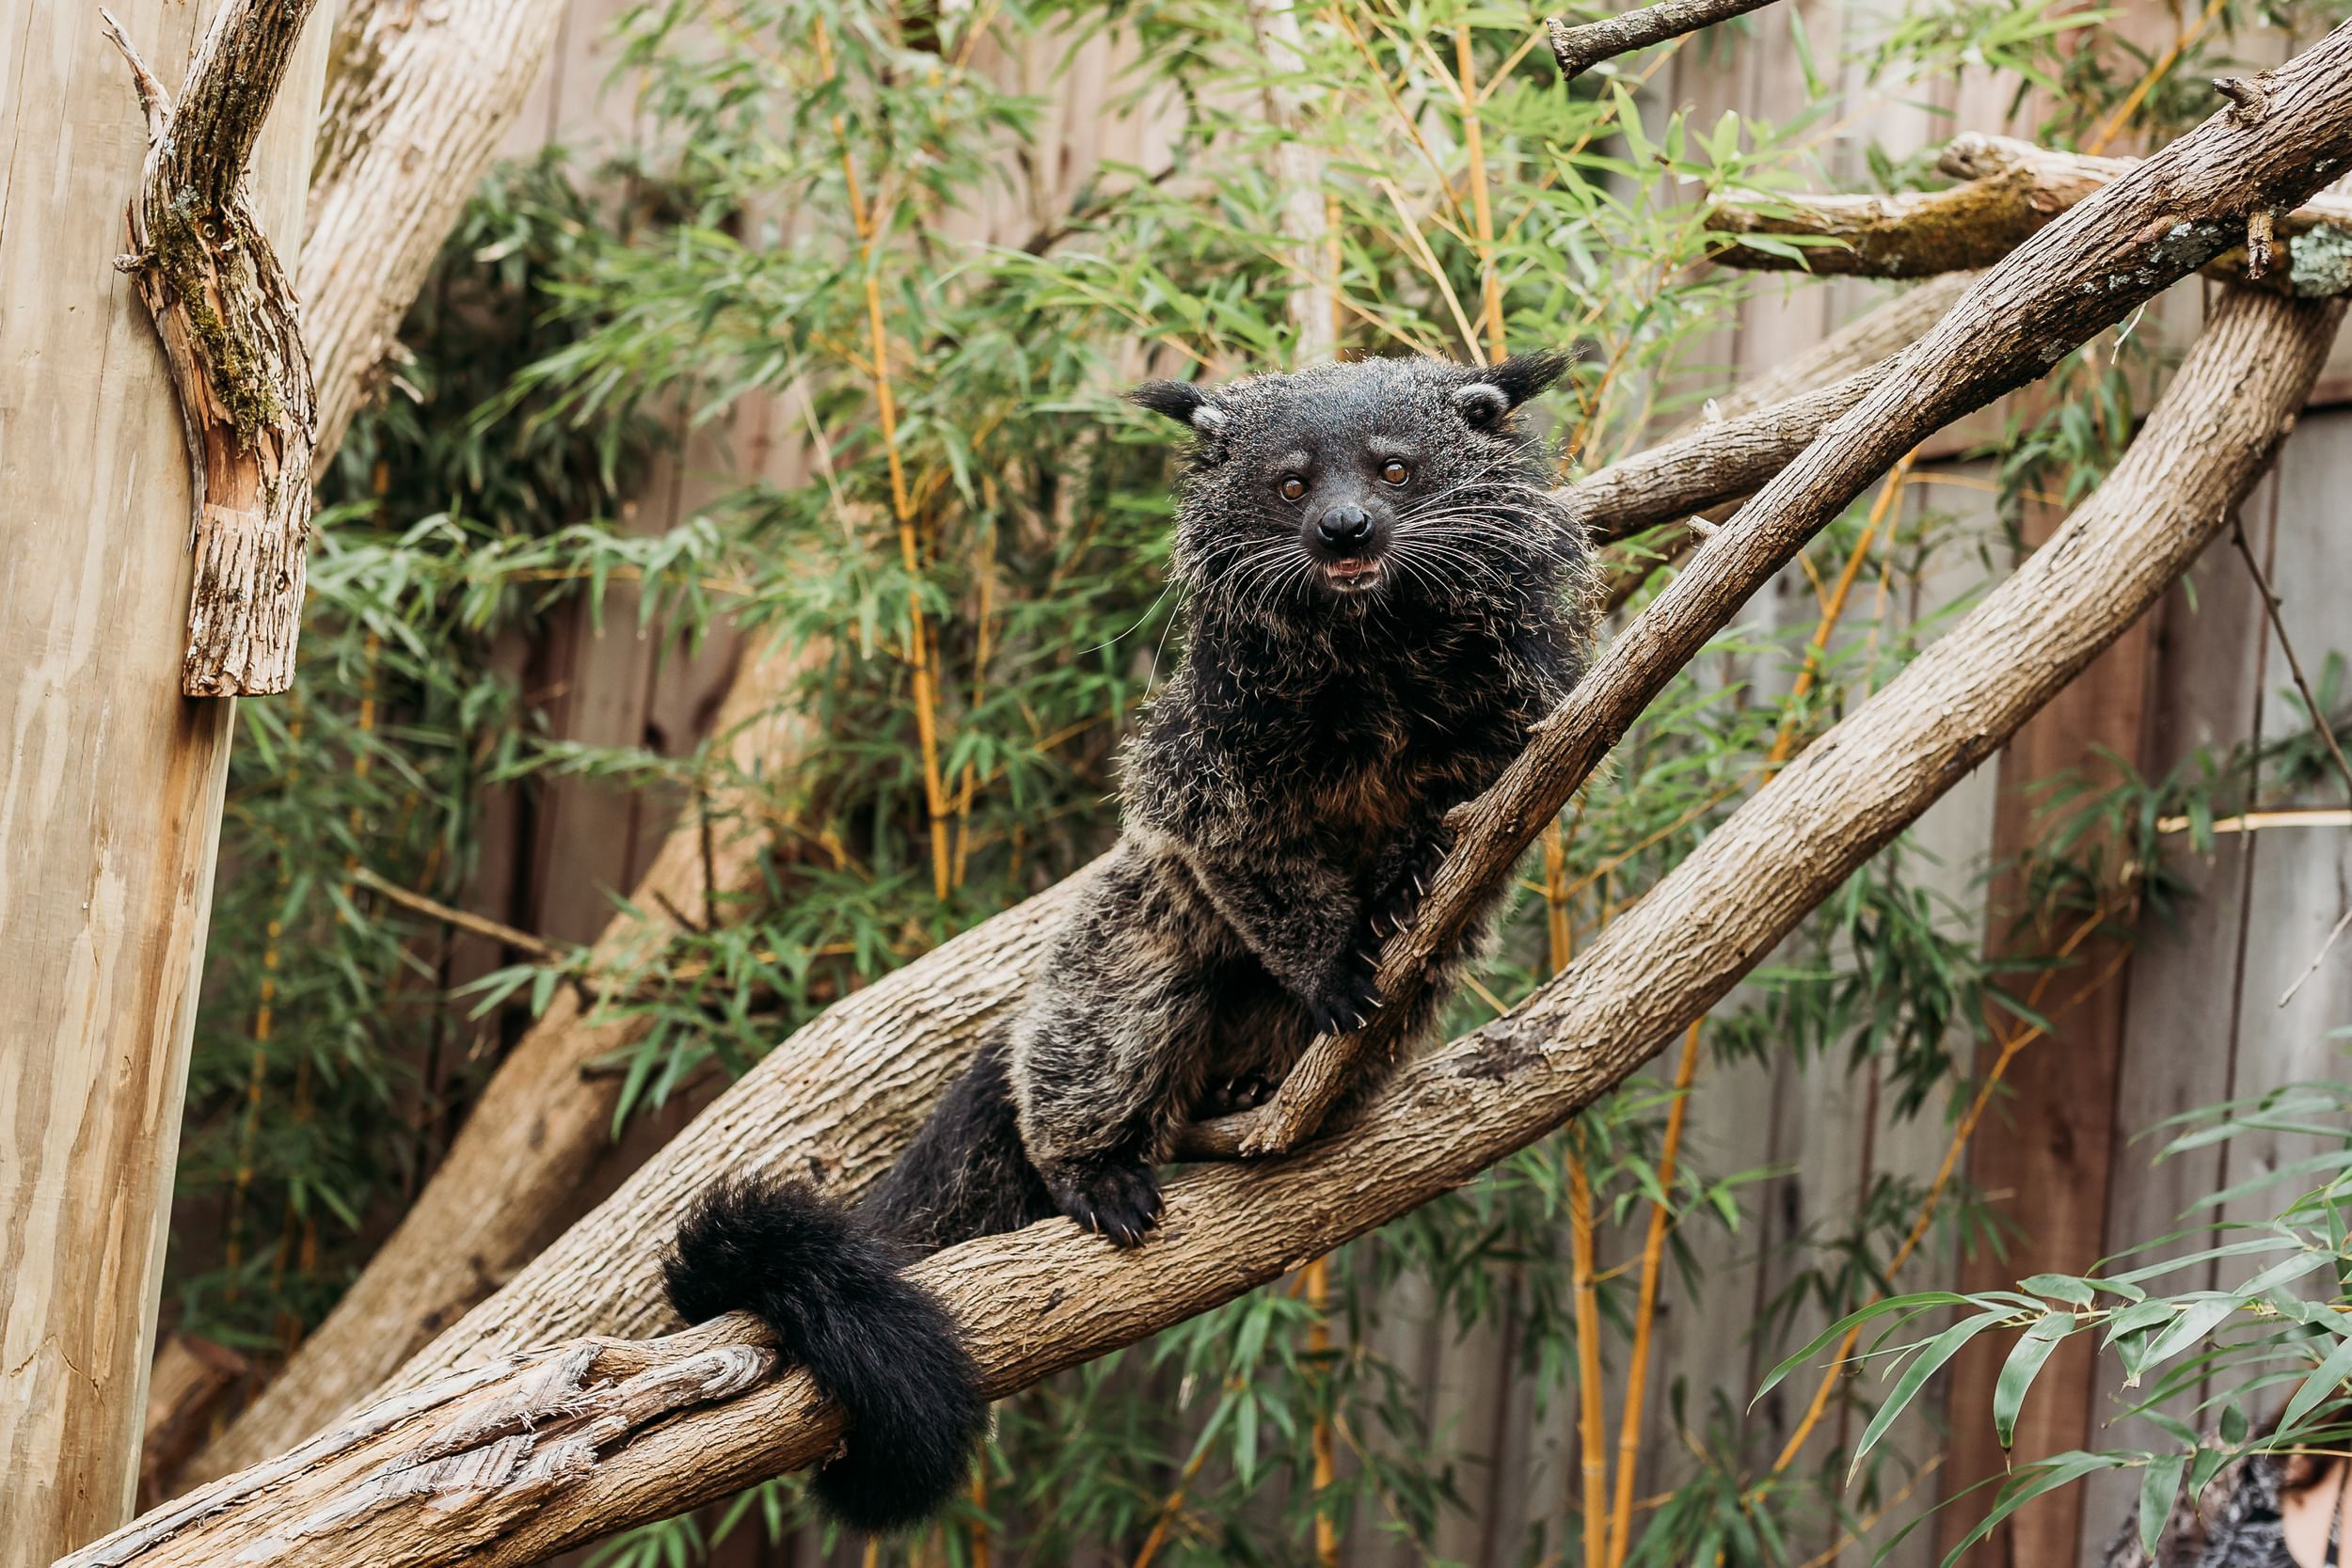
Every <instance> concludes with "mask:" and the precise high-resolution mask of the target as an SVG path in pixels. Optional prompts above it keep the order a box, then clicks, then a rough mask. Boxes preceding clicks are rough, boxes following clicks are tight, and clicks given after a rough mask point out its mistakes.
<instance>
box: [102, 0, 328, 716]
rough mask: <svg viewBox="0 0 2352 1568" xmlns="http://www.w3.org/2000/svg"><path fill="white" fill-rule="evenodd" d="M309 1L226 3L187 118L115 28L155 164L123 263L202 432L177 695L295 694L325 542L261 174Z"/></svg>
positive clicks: (189, 94)
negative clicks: (267, 125)
mask: <svg viewBox="0 0 2352 1568" xmlns="http://www.w3.org/2000/svg"><path fill="white" fill-rule="evenodd" d="M311 4H312V0H229V3H228V4H225V5H223V6H222V7H221V8H220V9H219V11H218V12H216V13H215V15H214V17H213V21H212V24H211V25H210V26H209V27H207V28H206V29H205V32H204V37H203V39H202V40H200V41H199V43H198V44H197V48H196V54H195V56H194V58H193V59H192V60H191V61H190V63H189V66H188V79H187V86H186V87H185V89H184V90H183V92H182V94H181V97H180V102H179V103H178V105H177V106H176V107H175V106H174V105H173V104H172V103H171V101H170V98H169V96H168V95H167V93H166V92H165V91H164V90H163V88H162V87H161V86H160V85H159V84H157V82H156V81H155V78H154V76H153V75H152V73H151V72H150V71H148V69H147V67H146V65H145V64H144V63H143V62H142V61H141V60H140V59H139V57H138V55H137V52H136V51H135V49H133V48H132V46H131V41H130V40H129V39H128V38H126V37H125V36H124V35H123V32H122V28H121V26H120V24H118V23H117V22H116V21H115V19H114V18H113V17H112V16H110V15H107V14H106V13H105V12H103V11H102V12H100V15H101V17H102V18H103V25H104V28H105V32H106V36H107V37H108V38H109V39H111V40H114V43H115V45H116V47H117V48H119V49H120V50H121V51H122V54H123V57H124V59H125V60H126V61H128V62H129V65H130V70H131V78H132V83H133V86H134V87H135V88H136V90H137V92H138V95H139V103H140V105H141V106H142V107H143V108H144V109H145V110H146V112H147V136H148V146H147V165H146V169H145V171H144V173H143V175H142V176H141V179H140V184H139V191H138V194H137V196H135V198H133V199H132V201H131V209H130V229H131V252H132V253H131V254H130V255H129V256H126V257H124V258H123V259H122V260H121V261H119V262H118V263H117V264H118V265H119V266H120V267H121V268H122V270H123V271H125V272H127V273H129V274H130V275H131V277H132V279H133V281H134V282H135V284H136V285H137V288H138V293H139V298H140V299H141V301H143V302H144V303H145V304H146V306H147V309H148V313H149V314H150V315H151V316H152V317H153V318H154V321H155V331H156V334H157V336H158V337H160V338H161V339H162V341H163V348H164V358H165V360H166V362H167V365H168V366H169V369H170V372H171V383H172V388H173V391H174V393H175V394H176V395H177V398H178V401H179V405H180V418H181V421H182V423H183V426H184V427H185V434H186V438H187V449H188V451H187V456H188V471H189V476H190V487H191V490H192V504H193V508H194V515H193V517H192V520H191V525H190V534H189V537H190V539H191V541H192V543H193V546H194V548H195V552H196V582H195V586H194V588H193V589H192V590H191V592H190V595H189V600H188V640H187V652H186V655H185V657H184V658H183V665H182V669H181V674H180V689H181V690H182V691H183V692H184V693H185V694H187V695H188V696H191V697H222V696H235V695H238V694H240V693H249V694H260V693H264V692H272V691H283V690H285V689H287V688H288V687H289V686H291V685H293V684H294V641H295V639H296V637H297V636H298V635H299V633H300V631H301V626H302V585H303V578H304V574H305V570H306V563H305V560H304V555H305V548H304V546H305V544H306V542H307V541H308V539H309V537H310V446H311V435H312V430H313V425H314V420H313V415H312V408H311V403H312V395H311V380H310V357H309V356H308V354H307V353H305V351H304V349H303V344H302V332H301V326H300V324H299V322H298V321H297V320H296V315H295V307H294V288H293V286H292V284H291V283H290V282H289V281H288V279H287V277H286V274H285V269H284V268H283V267H281V266H280V265H279V264H278V253H277V251H276V250H275V249H273V248H272V246H271V245H270V240H269V236H268V235H267V234H265V233H264V232H262V226H261V224H260V223H259V222H258V221H257V220H256V219H255V217H254V215H253V209H252V206H251V204H250V202H249V201H248V199H247V197H246V162H247V160H248V159H249V158H250V156H251V154H252V151H253V142H254V138H255V137H256V136H258V135H261V132H262V119H264V118H266V117H267V115H268V113H269V107H270V104H271V103H272V102H273V101H274V100H275V99H276V98H277V96H278V86H279V84H280V83H281V82H282V81H283V80H284V78H285V74H286V62H287V61H288V59H290V58H291V57H292V55H293V53H294V43H295V41H296V40H298V39H299V38H300V37H301V34H302V24H303V22H304V21H305V19H307V18H308V17H309V15H310V7H311Z"/></svg>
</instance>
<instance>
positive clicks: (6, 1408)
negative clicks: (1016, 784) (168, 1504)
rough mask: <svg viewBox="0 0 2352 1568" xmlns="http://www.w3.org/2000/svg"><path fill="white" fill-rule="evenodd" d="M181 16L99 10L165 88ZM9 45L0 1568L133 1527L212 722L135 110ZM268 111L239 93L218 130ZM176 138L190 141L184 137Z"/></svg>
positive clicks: (2, 525) (272, 157)
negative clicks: (146, 240) (140, 230)
mask: <svg viewBox="0 0 2352 1568" xmlns="http://www.w3.org/2000/svg"><path fill="white" fill-rule="evenodd" d="M238 10H239V8H238V7H236V6H234V5H230V6H228V7H225V8H223V11H222V13H221V14H222V16H224V17H226V18H228V19H229V21H230V23H232V24H233V23H234V21H235V18H236V15H237V14H238ZM246 14H247V15H248V16H250V12H247V13H246ZM200 20H201V12H200V8H197V7H193V6H181V5H167V4H164V3H162V0H127V3H126V4H125V5H124V7H123V9H122V12H121V22H122V25H123V27H124V28H125V29H126V31H127V32H128V33H129V35H130V36H132V37H135V38H136V39H137V40H139V41H140V42H141V43H142V44H143V45H145V46H146V47H147V48H148V49H149V50H151V51H152V52H153V53H154V55H155V56H156V57H157V58H158V60H160V61H164V62H167V67H166V68H167V69H168V70H171V71H174V72H175V73H176V72H177V71H178V70H179V69H180V64H181V62H183V61H185V60H186V59H187V58H188V55H189V46H190V44H191V42H192V41H193V40H194V39H195V37H196V32H197V28H198V25H199V22H200ZM8 29H9V32H10V34H11V35H12V36H11V37H10V39H9V42H8V51H9V58H10V62H11V63H10V72H11V74H10V77H9V81H8V92H7V93H6V94H4V95H0V191H4V192H6V193H7V195H6V198H5V205H6V217H5V223H4V224H0V366H5V367H7V369H6V371H5V373H0V494H4V495H6V497H7V498H8V499H7V501H6V503H5V504H0V560H4V561H6V562H7V566H6V569H5V570H0V735H6V736H8V749H9V756H8V763H7V766H6V768H5V776H4V777H0V953H6V954H7V955H8V967H9V975H10V980H9V985H8V998H9V1005H8V1010H7V1015H6V1018H5V1020H0V1150H5V1153H0V1281H5V1284H4V1285H0V1476H5V1477H6V1478H7V1480H6V1481H4V1482H0V1561H5V1562H8V1563H10V1564H15V1563H23V1562H33V1561H45V1560H48V1559H49V1558H52V1557H54V1556H56V1554H57V1553H58V1552H60V1551H62V1550H64V1549H65V1548H66V1547H68V1546H70V1545H72V1544H76V1543H78V1542H82V1541H87V1540H88V1539H90V1538H91V1537H92V1536H94V1535H96V1534H98V1533H99V1532H101V1531H103V1530H106V1529H110V1528H114V1526H116V1525H117V1524H119V1522H120V1521H121V1520H122V1519H124V1518H125V1517H127V1516H128V1514H129V1513H130V1507H131V1501H132V1495H133V1485H134V1481H135V1475H136V1469H137V1465H138V1449H139V1435H140V1428H141V1425H142V1416H143V1413H144V1409H145V1405H146V1397H145V1387H146V1382H147V1374H148V1365H149V1361H150V1358H151V1354H152V1350H153V1334H154V1316H155V1307H156V1298H157V1292H158V1291H159V1289H160V1273H161V1263H162V1258H163V1241H164V1231H163V1217H164V1212H165V1207H166V1201H167V1197H168V1194H169V1190H170V1180H171V1170H172V1162H173V1157H174V1155H175V1154H176V1152H177V1149H178V1144H179V1127H180V1105H181V1100H182V1097H183V1091H184V1085H185V1080H186V1074H187V1059H188V1058H187V1053H188V1045H189V1040H190V1037H191V1031H192V1029H193V1027H194V1022H195V1018H194V1014H195V986H196V975H197V973H198V970H199V967H200V964H201V960H202V957H203V946H204V927H205V919H206V915H207V913H208V911H209V909H210V906H211V902H212V883H213V861H214V853H215V846H216V844H217V840H218V832H219V822H220V805H221V793H222V784H223V780H224V777H225V774H226V769H227V763H228V754H229V732H230V722H231V720H232V716H233V706H232V705H231V704H230V703H227V702H191V701H189V700H187V699H186V698H184V697H183V696H182V695H181V694H180V681H181V673H182V665H183V654H184V652H185V648H186V644H185V641H184V638H183V632H184V630H185V628H186V626H187V610H188V603H189V597H190V592H191V584H192V582H193V580H194V574H193V572H192V569H191V562H190V559H189V550H188V545H189V541H188V523H189V519H190V516H191V497H190V494H189V490H188V483H189V481H188V448H187V440H188V436H187V434H186V432H185V430H184V429H183V424H182V420H181V415H180V412H179V410H178V409H177V407H176V406H175V399H174V394H173V390H172V387H171V384H170V381H169V379H168V376H167V370H166V364H165V359H164V356H163V354H162V353H161V352H160V351H159V349H158V347H157V341H156V332H155V326H154V325H153V323H152V322H151V320H150V319H149V317H148V315H147V313H146V311H145V309H143V308H142V307H141V305H140V302H139V300H138V297H137V295H136V293H135V291H134V288H133V285H132V283H131V281H130V280H129V279H128V278H126V277H122V276H121V275H120V274H119V273H118V272H117V271H116V270H115V260H116V258H117V257H118V256H119V255H120V254H121V253H122V252H123V251H124V249H125V248H126V237H127V236H126V228H125V221H124V219H125V208H126V204H127V203H129V202H131V201H132V200H133V199H134V198H135V196H136V195H137V193H138V191H139V189H140V182H141V159H142V156H143V154H144V153H145V150H146V148H147V145H148V141H147V135H146V134H145V131H144V130H143V128H142V125H141V117H140V109H139V100H138V97H137V95H136V94H135V91H134V89H133V84H132V79H131V77H130V74H129V73H128V71H126V69H125V66H124V61H123V59H122V57H121V55H119V54H118V53H117V52H116V50H115V49H114V47H113V46H112V45H110V44H109V43H108V42H107V41H106V39H105V37H104V35H103V33H102V32H101V30H100V21H99V17H98V15H97V13H96V11H95V9H94V8H88V7H81V6H36V7H32V8H29V9H26V10H23V11H21V12H19V13H15V14H12V15H11V17H10V20H9V22H8ZM312 31H313V35H314V36H313V37H312V39H311V40H310V42H309V43H308V44H306V45H305V46H304V47H303V48H302V49H301V50H300V51H299V52H298V53H297V54H296V55H295V57H294V63H293V65H292V67H291V68H290V70H289V71H288V72H287V80H286V86H285V88H284V91H283V92H282V93H281V94H280V95H279V96H280V97H281V99H282V100H283V104H282V107H281V108H280V110H279V111H278V113H277V114H275V115H274V116H273V117H272V118H271V119H270V120H269V122H268V124H267V127H266V129H264V130H263V131H262V133H261V135H260V139H259V142H258V143H251V142H250V141H249V140H247V143H246V144H247V145H251V146H252V148H253V158H252V165H251V168H252V180H251V192H252V202H251V212H252V213H253V214H257V215H258V219H259V221H260V223H261V224H262V227H263V228H264V229H266V230H267V231H268V232H269V233H270V234H271V235H272V236H273V237H274V238H275V240H276V242H277V244H278V247H279V250H280V252H281V253H282V254H286V255H291V254H293V252H294V249H295V248H296V245H297V244H298V241H299V239H300V234H301V222H300V219H301V204H300V198H301V191H302V182H303V177H304V175H305V173H306V172H307V171H308V169H309V167H310V135H311V128H312V125H313V122H314V119H315V111H316V107H317V103H318V96H319V81H320V76H321V73H322V71H323V70H324V61H325V57H326V39H325V34H324V29H313V30H312ZM207 57H209V58H213V59H215V60H221V59H224V58H225V55H223V53H222V52H221V51H220V50H219V49H217V48H215V49H214V50H212V51H211V52H210V53H209V54H208V55H207ZM215 94H216V88H215V87H205V86H203V85H202V84H201V83H198V84H194V85H192V86H191V87H190V90H189V92H188V94H187V96H188V98H189V99H190V101H191V102H203V103H218V102H219V100H218V98H217V97H216V96H215ZM267 107H268V99H267V98H266V97H262V96H259V95H255V96H252V97H247V98H246V99H245V100H244V103H243V113H244V115H245V116H246V119H247V120H248V121H249V120H250V119H252V118H253V117H257V116H259V115H260V114H261V113H262V111H263V110H264V109H266V108H267ZM194 129H195V127H194V122H191V124H190V131H191V133H192V134H191V138H190V146H191V147H193V145H194V144H195V142H196V141H198V140H199V139H207V138H199V137H197V136H195V135H193V132H194ZM247 137H249V130H248V131H247V132H246V133H240V139H246V138H247ZM190 261H191V264H192V265H195V264H197V263H196V262H195V261H194V259H193V258H191V259H190ZM204 329H205V328H203V327H202V326H201V325H199V330H204Z"/></svg>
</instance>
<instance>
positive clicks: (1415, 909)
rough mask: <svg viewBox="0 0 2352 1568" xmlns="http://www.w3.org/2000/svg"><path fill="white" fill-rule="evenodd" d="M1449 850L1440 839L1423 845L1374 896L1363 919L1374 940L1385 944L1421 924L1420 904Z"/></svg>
mask: <svg viewBox="0 0 2352 1568" xmlns="http://www.w3.org/2000/svg"><path fill="white" fill-rule="evenodd" d="M1448 847H1449V845H1448V843H1447V840H1446V839H1445V838H1444V836H1443V835H1438V836H1436V837H1432V838H1429V839H1426V840H1424V841H1422V844H1421V845H1420V847H1417V848H1416V849H1415V850H1414V851H1413V853H1412V855H1411V856H1410V857H1409V858H1407V859H1406V862H1405V863H1404V864H1403V865H1400V866H1399V867H1397V869H1396V871H1395V872H1394V874H1392V875H1391V877H1390V878H1389V880H1388V885H1387V886H1385V887H1383V888H1382V889H1381V890H1380V891H1379V892H1378V893H1377V894H1375V895H1373V899H1372V905H1371V908H1370V909H1369V910H1368V911H1366V918H1367V920H1368V921H1369V922H1370V924H1371V927H1372V934H1373V938H1374V940H1375V941H1378V942H1386V941H1388V940H1389V938H1391V937H1392V936H1394V935H1396V933H1397V932H1399V931H1406V930H1410V929H1411V928H1412V927H1414V926H1416V925H1418V924H1419V923H1420V921H1421V906H1422V899H1423V898H1425V897H1426V896H1428V893H1429V882H1430V879H1432V878H1434V877H1436V876H1437V874H1438V865H1439V864H1441V863H1443V862H1444V860H1445V852H1446V850H1447V848H1448Z"/></svg>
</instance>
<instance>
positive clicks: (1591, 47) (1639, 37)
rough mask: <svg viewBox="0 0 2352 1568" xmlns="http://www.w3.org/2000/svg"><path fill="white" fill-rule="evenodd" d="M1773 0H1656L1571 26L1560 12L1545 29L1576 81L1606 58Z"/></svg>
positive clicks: (1568, 76) (1565, 75) (1564, 74)
mask: <svg viewBox="0 0 2352 1568" xmlns="http://www.w3.org/2000/svg"><path fill="white" fill-rule="evenodd" d="M1771 4H1772V0H1658V4H1657V5H1654V6H1645V7H1643V8H1641V9H1640V10H1638V11H1626V12H1623V13H1621V14H1619V15H1617V16H1612V17H1606V18H1604V19H1602V20H1601V21H1598V22H1587V23H1584V24H1581V26H1574V27H1571V26H1570V25H1568V24H1566V23H1565V22H1563V21H1561V20H1560V19H1559V18H1558V17H1556V16H1554V17H1547V18H1546V19H1545V21H1544V31H1545V32H1546V33H1547V34H1548V35H1549V37H1550V39H1551V57H1552V58H1553V59H1555V60H1557V61H1559V62H1560V80H1561V82H1562V83H1564V84H1565V83H1568V82H1573V81H1575V80H1576V79H1577V78H1578V77H1579V76H1581V75H1583V74H1584V73H1585V72H1586V71H1590V70H1592V69H1593V67H1595V66H1597V65H1598V64H1600V62H1601V61H1603V60H1609V59H1614V58H1615V57H1616V56H1618V55H1630V54H1631V53H1633V51H1635V50H1636V49H1647V48H1648V47H1649V46H1650V45H1651V44H1653V43H1663V42H1665V41H1666V40H1668V39H1671V38H1680V37H1681V36H1682V35H1684V34H1685V33H1695V32H1697V31H1699V30H1700V29H1701V28H1703V27H1712V26H1713V25H1714V24H1716V23H1718V22H1728V21H1730V20H1731V19H1732V18H1733V17H1735V16H1745V15H1746V14H1747V13H1748V12H1750V11H1753V10H1760V9H1762V8H1764V7H1766V6H1769V5H1771Z"/></svg>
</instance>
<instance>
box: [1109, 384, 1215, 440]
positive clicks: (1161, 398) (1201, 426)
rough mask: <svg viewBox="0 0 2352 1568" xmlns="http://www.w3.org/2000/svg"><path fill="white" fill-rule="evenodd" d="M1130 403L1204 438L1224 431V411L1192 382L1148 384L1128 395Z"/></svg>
mask: <svg viewBox="0 0 2352 1568" xmlns="http://www.w3.org/2000/svg"><path fill="white" fill-rule="evenodd" d="M1127 401H1128V402H1129V403H1132V404H1135V405H1136V407H1138V408H1149V409H1150V410H1152V413H1154V414H1165V415H1167V416H1168V418H1169V419H1171V420H1175V421H1176V422H1177V423H1178V424H1188V425H1190V426H1192V428H1193V429H1195V430H1197V431H1199V432H1200V434H1201V435H1203V436H1215V435H1216V433H1217V432H1218V431H1220V430H1223V429H1224V428H1225V410H1224V409H1222V408H1219V407H1218V406H1217V405H1216V402H1215V401H1214V400H1212V399H1211V398H1210V396H1209V394H1208V393H1206V392H1204V391H1202V390H1201V389H1200V388H1198V387H1195V386H1194V385H1193V384H1192V383H1191V382H1189V381H1147V382H1145V383H1144V384H1143V385H1142V386H1140V387H1138V388H1136V389H1135V390H1134V391H1132V392H1129V393H1128V394H1127Z"/></svg>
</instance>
